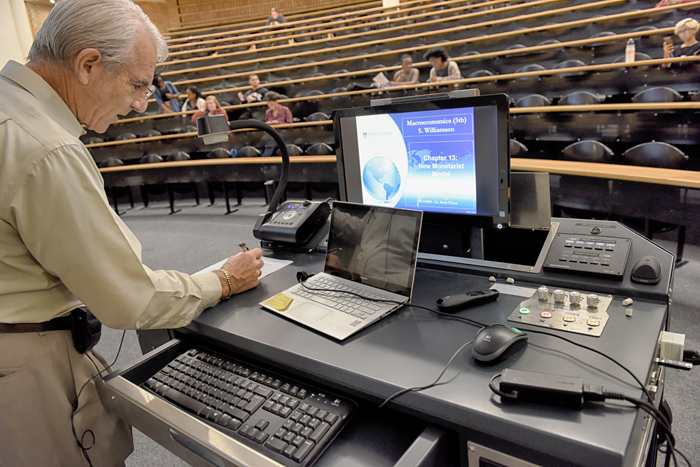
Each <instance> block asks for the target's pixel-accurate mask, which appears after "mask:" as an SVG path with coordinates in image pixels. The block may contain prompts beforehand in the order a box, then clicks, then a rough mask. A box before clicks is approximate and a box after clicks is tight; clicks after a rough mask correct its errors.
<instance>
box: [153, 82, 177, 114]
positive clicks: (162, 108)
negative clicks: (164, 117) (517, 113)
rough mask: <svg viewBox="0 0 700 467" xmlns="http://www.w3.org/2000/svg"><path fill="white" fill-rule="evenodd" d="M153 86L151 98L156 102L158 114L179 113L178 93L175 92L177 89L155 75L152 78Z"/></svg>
mask: <svg viewBox="0 0 700 467" xmlns="http://www.w3.org/2000/svg"><path fill="white" fill-rule="evenodd" d="M153 84H154V85H155V87H156V92H155V93H153V97H155V98H156V102H158V106H159V107H158V113H160V114H169V113H173V112H180V100H179V99H178V96H179V95H180V93H178V92H177V88H176V87H175V85H174V84H173V83H172V81H165V80H164V79H163V77H162V76H160V75H156V76H155V77H154V78H153Z"/></svg>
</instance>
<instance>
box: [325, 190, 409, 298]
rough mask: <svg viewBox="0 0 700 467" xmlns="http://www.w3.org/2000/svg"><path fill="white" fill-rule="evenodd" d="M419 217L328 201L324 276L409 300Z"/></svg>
mask: <svg viewBox="0 0 700 467" xmlns="http://www.w3.org/2000/svg"><path fill="white" fill-rule="evenodd" d="M422 219H423V213H422V212H421V211H413V210H408V209H397V208H389V207H380V206H367V205H362V204H354V203H344V202H340V201H334V202H333V210H332V211H331V226H330V233H329V235H328V249H327V250H326V262H325V265H324V272H326V273H327V274H332V275H334V276H338V277H343V278H345V279H350V280H352V281H355V282H359V283H362V284H367V285H370V286H373V287H378V288H380V289H384V290H387V291H389V292H394V293H397V294H400V295H404V296H406V297H409V299H410V297H411V291H412V289H413V278H414V276H415V271H416V262H417V259H418V243H419V241H420V231H421V222H422Z"/></svg>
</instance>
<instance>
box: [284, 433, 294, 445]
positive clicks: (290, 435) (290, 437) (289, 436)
mask: <svg viewBox="0 0 700 467" xmlns="http://www.w3.org/2000/svg"><path fill="white" fill-rule="evenodd" d="M296 437H297V435H296V433H292V432H291V431H290V432H289V433H287V434H286V435H284V438H282V440H283V441H285V442H287V443H291V442H292V440H293V439H294V438H296Z"/></svg>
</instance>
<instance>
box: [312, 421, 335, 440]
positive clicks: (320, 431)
mask: <svg viewBox="0 0 700 467" xmlns="http://www.w3.org/2000/svg"><path fill="white" fill-rule="evenodd" d="M330 427H331V426H330V425H329V424H328V423H321V425H320V426H319V427H318V428H316V429H315V430H314V432H313V433H311V436H309V439H310V440H311V441H318V440H319V439H321V437H322V436H323V435H325V434H326V432H327V431H328V429H329V428H330Z"/></svg>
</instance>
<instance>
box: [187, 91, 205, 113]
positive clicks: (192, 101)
mask: <svg viewBox="0 0 700 467" xmlns="http://www.w3.org/2000/svg"><path fill="white" fill-rule="evenodd" d="M185 93H186V94H187V99H185V102H184V103H183V104H182V111H183V112H188V111H192V110H201V111H204V110H206V109H207V107H206V103H205V102H204V96H203V95H202V92H201V91H200V90H199V88H197V86H189V87H188V88H187V91H185Z"/></svg>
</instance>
